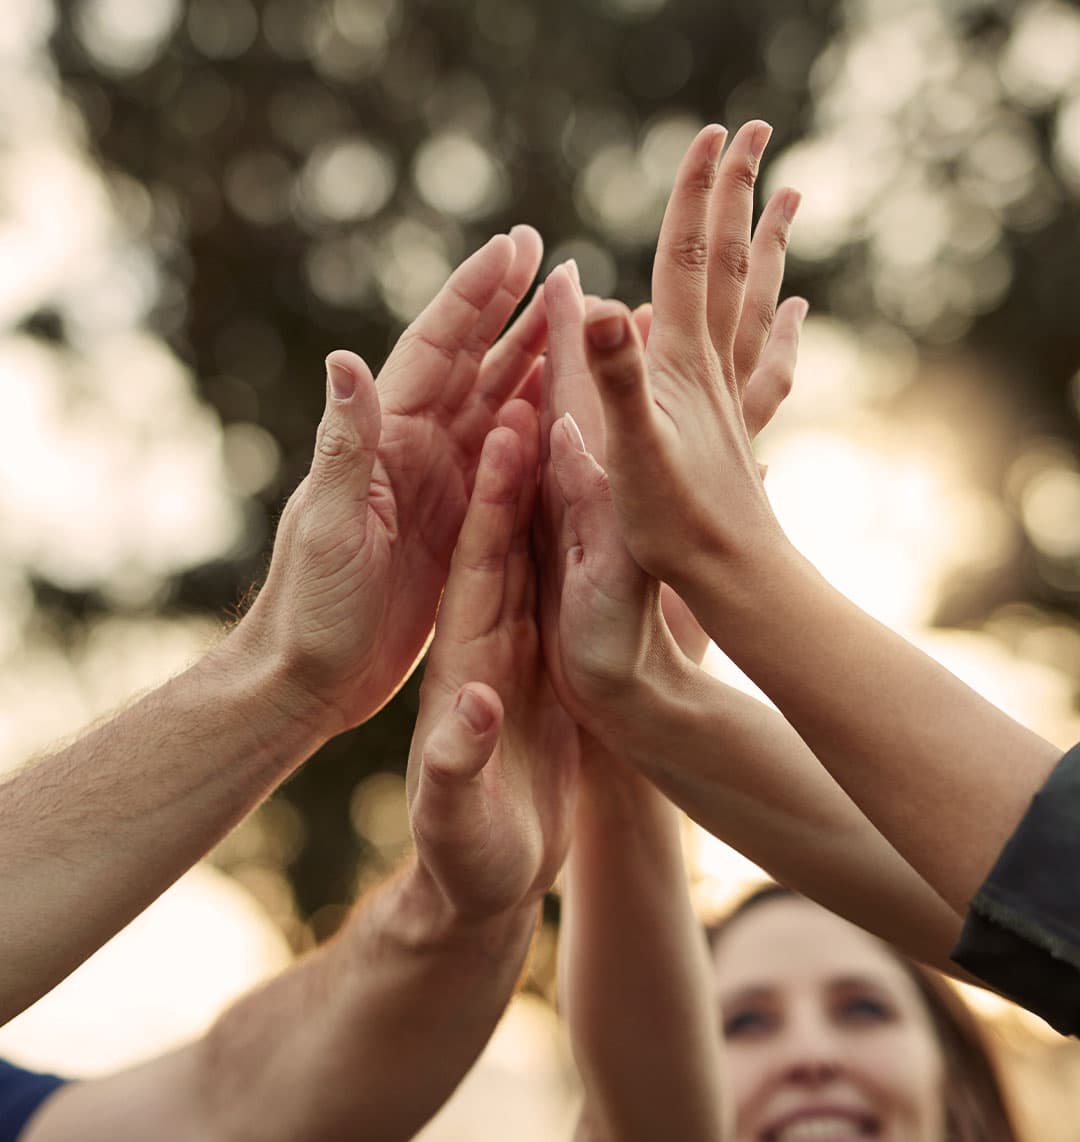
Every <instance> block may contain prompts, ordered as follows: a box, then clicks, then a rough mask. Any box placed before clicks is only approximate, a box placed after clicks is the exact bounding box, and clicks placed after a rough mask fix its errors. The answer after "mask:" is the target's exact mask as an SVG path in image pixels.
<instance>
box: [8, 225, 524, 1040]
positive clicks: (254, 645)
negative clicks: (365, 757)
mask: <svg viewBox="0 0 1080 1142" xmlns="http://www.w3.org/2000/svg"><path fill="white" fill-rule="evenodd" d="M539 258H540V249H539V239H538V237H537V236H536V235H535V233H534V232H533V231H531V230H529V229H527V228H525V227H521V228H519V229H518V230H516V231H515V232H514V234H513V236H512V237H511V238H508V237H506V236H500V237H498V238H495V239H493V240H492V241H491V242H490V243H488V245H487V246H485V247H484V248H483V249H482V250H480V251H478V252H477V253H476V254H474V255H473V257H472V258H470V259H469V260H468V261H467V262H465V263H464V264H463V265H462V266H461V267H460V268H459V269H458V270H457V271H456V272H455V274H454V275H453V276H452V277H451V279H450V280H449V282H448V283H447V284H446V286H444V288H443V290H442V291H441V292H440V293H439V295H438V296H437V297H436V298H435V300H434V301H433V302H432V303H431V305H430V306H429V307H428V309H427V310H425V311H424V313H423V314H421V315H420V317H418V318H417V320H416V322H414V324H413V325H412V326H411V327H410V329H409V330H408V331H407V332H406V333H405V335H404V336H403V337H402V339H401V341H400V342H399V343H398V345H397V347H396V348H395V350H394V352H393V353H392V354H391V355H390V357H389V359H388V361H387V363H386V366H385V367H384V369H383V370H382V373H381V374H380V376H379V379H378V381H377V382H374V381H373V380H372V377H371V374H370V372H369V371H368V369H367V367H366V365H364V363H363V362H362V361H361V360H360V359H359V358H357V357H355V356H353V355H352V354H349V353H343V352H338V353H335V354H333V355H332V356H331V358H330V359H329V361H328V366H329V368H328V373H329V377H328V383H327V404H326V411H325V414H324V416H323V420H322V423H321V425H320V427H319V435H318V439H317V444H316V450H315V457H314V460H313V463H312V468H311V471H310V473H309V474H308V476H307V477H306V478H305V479H304V481H303V482H302V483H301V485H300V487H299V488H298V489H297V490H296V492H295V493H294V495H293V496H292V498H291V499H290V501H289V503H288V505H287V506H286V509H285V512H284V514H283V516H282V520H281V525H280V528H279V531H278V535H277V538H276V541H275V545H274V554H273V559H272V562H271V567H270V572H269V575H268V578H267V581H266V585H265V586H264V588H263V589H262V591H261V592H260V594H259V597H258V598H257V599H256V601H255V603H254V605H253V606H252V608H251V610H250V612H249V613H248V614H247V615H246V616H245V617H244V619H243V621H242V622H241V623H240V624H239V625H238V627H237V628H236V629H235V630H233V631H232V632H231V633H230V634H229V636H228V637H227V638H226V639H224V640H223V642H222V643H221V644H220V645H219V646H217V647H216V648H215V649H214V650H213V651H212V652H211V653H210V654H208V655H207V656H206V658H204V659H203V660H202V661H201V662H199V663H198V664H196V665H195V666H193V667H192V668H191V669H190V670H188V671H187V672H186V673H184V674H182V675H181V676H179V677H178V678H176V679H174V680H173V681H171V682H170V683H168V684H167V685H166V686H164V687H162V688H161V689H160V690H157V691H155V692H154V693H152V694H150V695H148V696H147V697H145V698H143V699H142V700H141V701H140V702H139V703H137V704H136V705H134V706H133V707H131V708H130V709H129V710H127V711H126V712H124V713H123V714H121V715H120V716H119V717H117V718H116V719H114V720H113V721H112V722H110V723H108V724H107V725H104V726H102V727H101V728H99V729H97V730H96V731H94V732H93V733H91V734H89V735H87V736H86V737H84V738H82V739H81V740H80V741H78V742H76V743H75V744H74V745H72V746H70V747H68V748H67V749H65V750H62V751H60V752H59V753H56V754H54V755H53V756H51V757H48V758H46V759H44V760H42V761H40V762H38V763H37V764H36V765H34V766H32V767H30V768H28V769H26V770H24V771H23V772H21V773H19V774H17V775H16V776H15V777H13V778H12V779H10V780H8V781H7V782H6V783H5V784H4V785H3V786H2V787H0V867H3V869H4V877H3V881H2V884H0V916H2V917H3V922H2V923H0V1022H2V1021H5V1020H7V1019H8V1018H10V1017H11V1016H12V1015H14V1014H15V1013H17V1012H18V1011H19V1010H21V1009H22V1008H24V1007H26V1006H27V1005H28V1004H30V1003H31V1002H33V1001H34V1000H35V999H36V998H38V997H39V996H40V995H41V994H43V993H44V992H45V991H47V990H49V988H51V987H52V986H54V985H55V984H56V983H57V982H58V981H59V980H60V979H61V978H63V976H64V975H66V974H67V973H68V972H70V971H71V970H72V969H73V968H74V967H76V966H77V965H78V964H79V963H80V962H81V961H82V960H83V959H84V958H85V957H86V956H87V955H89V954H90V953H91V952H92V951H93V950H94V949H95V948H97V947H98V946H99V945H100V944H101V943H103V942H104V941H105V940H106V939H107V938H108V937H109V936H111V935H112V934H113V933H115V932H116V931H117V930H118V929H119V928H121V927H122V926H123V925H124V924H126V923H127V922H128V921H129V920H130V919H131V918H132V917H133V916H135V915H136V914H137V913H138V912H139V911H140V910H141V909H142V908H144V907H145V906H146V905H147V904H148V903H149V902H150V901H151V900H153V899H154V898H155V897H156V896H157V895H158V894H159V893H160V892H162V891H163V890H164V889H165V888H166V887H167V886H168V885H169V884H170V883H171V882H172V881H173V880H174V879H175V878H176V877H177V876H179V875H180V873H182V872H183V871H184V869H186V868H187V867H188V866H189V865H190V864H192V863H193V862H194V861H195V860H196V859H198V858H199V857H200V856H201V855H203V853H205V852H206V851H207V850H208V849H209V848H210V847H211V846H212V845H213V844H214V843H215V842H216V841H217V840H219V839H220V837H221V836H222V835H224V833H225V832H227V831H228V829H230V828H231V827H232V826H233V825H235V824H236V823H237V821H239V820H240V819H241V818H242V817H243V816H244V815H245V814H246V813H248V812H250V810H251V809H253V808H254V807H255V805H257V804H258V803H259V801H260V800H262V798H263V797H265V796H266V795H267V794H268V793H269V792H270V791H271V790H272V789H273V788H274V787H275V786H276V785H277V784H279V783H280V782H281V781H282V780H283V779H284V778H286V777H287V776H288V775H289V774H290V773H291V772H293V770H294V769H295V768H296V767H297V766H298V765H299V764H300V763H301V762H302V761H303V760H304V759H305V758H306V757H308V756H309V755H310V754H311V753H312V752H313V751H314V750H315V749H317V748H318V747H319V746H320V745H321V744H322V743H323V742H325V741H326V740H327V739H328V738H330V737H331V736H332V735H334V734H336V733H339V732H340V731H342V730H344V729H347V728H349V727H351V726H355V725H357V724H359V723H360V722H361V721H363V720H364V719H366V718H367V717H370V716H371V714H373V713H374V712H375V711H376V710H377V709H379V707H380V706H382V705H383V704H384V703H385V702H386V701H388V700H389V698H390V697H391V696H392V695H393V693H394V692H395V690H396V689H397V688H398V687H399V686H400V684H401V682H402V681H403V680H404V678H405V677H407V675H408V674H409V672H410V670H411V669H412V666H413V664H414V663H415V662H416V660H417V658H418V656H419V654H420V651H421V650H422V648H423V646H424V643H425V642H426V640H427V637H428V634H429V632H430V629H431V626H432V623H433V621H434V616H435V608H436V605H437V602H438V598H439V593H440V591H441V589H442V585H443V583H444V582H445V577H446V568H447V565H448V563H449V559H450V553H451V551H452V549H453V544H454V541H455V539H456V537H457V531H458V528H459V527H460V525H461V520H462V518H463V516H464V512H465V503H466V493H467V489H468V487H469V486H470V484H471V481H472V478H473V474H474V470H475V465H476V460H477V457H478V455H479V450H480V445H481V443H482V441H483V438H484V434H485V433H486V432H487V430H488V429H489V428H490V427H491V426H492V424H493V423H494V412H493V409H495V408H497V407H498V405H499V404H500V403H502V402H503V401H504V400H505V399H507V398H508V397H509V396H510V395H511V394H512V393H513V391H514V390H515V389H516V388H517V387H519V386H520V385H523V384H527V383H528V377H529V374H530V372H533V371H534V370H533V365H534V363H535V360H536V356H537V354H538V353H539V352H540V350H541V349H542V347H543V338H544V316H543V309H542V306H541V305H539V304H536V305H533V306H531V307H530V308H529V309H527V310H526V312H525V313H524V314H523V316H522V318H521V319H520V320H519V322H518V323H517V324H516V326H515V329H514V330H513V331H512V332H511V334H510V335H509V336H508V337H507V338H504V339H503V341H501V342H500V343H499V345H498V346H496V347H495V348H494V349H492V350H491V351H490V353H487V352H486V351H487V350H488V349H489V347H490V346H491V342H492V340H493V339H494V338H495V336H496V335H497V334H498V332H499V330H500V329H501V328H502V326H503V324H504V323H505V321H506V319H507V318H508V317H509V315H510V313H511V312H512V310H513V307H514V305H515V304H516V303H517V301H518V300H519V299H520V298H521V296H522V295H523V293H524V291H525V289H526V288H527V287H528V284H529V282H530V281H531V279H532V276H533V274H534V273H535V270H536V265H537V264H538V262H539ZM418 455H423V456H424V457H425V460H426V463H427V466H426V467H425V468H423V469H419V470H418V469H417V468H416V467H415V457H416V456H418Z"/></svg>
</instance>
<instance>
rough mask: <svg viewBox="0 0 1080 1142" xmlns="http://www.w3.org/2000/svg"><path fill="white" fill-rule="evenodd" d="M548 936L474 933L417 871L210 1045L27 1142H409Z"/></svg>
mask: <svg viewBox="0 0 1080 1142" xmlns="http://www.w3.org/2000/svg"><path fill="white" fill-rule="evenodd" d="M535 920H536V913H535V910H534V909H530V910H528V911H527V912H523V913H520V914H515V915H512V916H501V917H498V918H496V919H494V920H491V921H486V922H483V923H479V922H476V921H470V922H468V923H464V922H462V921H460V920H459V919H457V918H456V917H455V916H454V915H453V913H452V912H451V911H450V910H448V909H447V907H446V905H445V903H444V902H443V901H442V898H441V897H439V896H438V893H437V892H436V891H435V889H434V888H433V887H432V886H431V885H430V883H428V882H427V880H426V878H425V877H424V876H423V875H422V874H420V873H418V871H417V869H416V866H415V864H413V865H412V866H411V867H410V868H409V869H408V870H407V871H406V872H405V873H403V874H402V875H400V876H399V877H397V878H395V879H394V880H393V881H391V882H390V883H389V884H387V885H385V886H383V887H382V888H381V889H379V890H377V891H376V893H375V895H374V896H373V897H372V898H371V899H369V900H368V901H366V902H364V903H363V904H361V905H360V906H359V907H358V909H357V911H356V912H354V914H353V916H352V918H351V919H350V920H349V922H348V923H347V925H346V926H345V928H344V929H343V930H342V932H341V933H340V934H339V936H338V937H337V938H336V939H335V940H334V941H333V942H332V943H330V944H329V945H326V946H324V947H323V948H321V949H319V950H318V951H316V952H314V953H313V954H312V955H310V956H309V957H308V958H307V959H305V960H304V961H302V962H301V963H299V964H297V965H296V966H295V967H294V968H292V969H291V970H290V971H288V972H286V973H285V974H284V975H281V976H279V977H278V978H277V979H275V980H273V981H272V982H271V983H269V984H267V985H266V986H265V987H263V988H262V989H260V990H259V991H256V992H253V993H252V994H251V995H249V996H247V997H246V998H244V999H242V1000H241V1001H240V1002H239V1003H238V1004H237V1005H236V1006H235V1007H233V1008H231V1009H230V1010H229V1011H228V1012H226V1013H225V1015H223V1016H222V1017H221V1019H219V1020H218V1022H217V1023H216V1024H215V1026H214V1027H213V1028H212V1029H211V1030H210V1032H209V1033H208V1034H207V1035H206V1037H205V1038H203V1039H202V1040H200V1041H199V1042H197V1043H194V1044H192V1045H191V1046H189V1047H186V1048H184V1049H183V1050H181V1051H178V1052H175V1053H173V1054H172V1055H169V1056H166V1057H164V1058H161V1059H158V1060H155V1061H154V1062H152V1063H149V1064H146V1065H145V1066H142V1067H138V1068H135V1069H133V1070H131V1071H127V1072H124V1073H122V1074H119V1075H115V1076H112V1077H110V1078H107V1079H102V1080H97V1081H93V1082H87V1083H79V1084H73V1085H72V1086H70V1087H68V1088H66V1089H63V1090H61V1091H60V1092H59V1093H58V1094H56V1095H54V1096H53V1097H52V1098H51V1099H50V1100H49V1101H48V1102H47V1103H46V1104H45V1105H44V1107H43V1108H42V1110H41V1111H40V1112H39V1115H38V1117H37V1118H36V1119H35V1120H34V1122H33V1123H32V1125H31V1127H30V1128H28V1130H27V1138H26V1142H74V1140H75V1139H78V1140H79V1142H142V1140H143V1139H145V1138H148V1137H154V1138H156V1139H161V1140H162V1142H172V1140H173V1139H175V1140H176V1142H186V1140H187V1139H191V1138H199V1139H200V1140H202V1142H348V1140H349V1139H357V1140H360V1139H362V1140H363V1142H399V1140H400V1142H404V1140H405V1139H407V1138H411V1137H412V1136H413V1134H414V1133H415V1132H416V1131H417V1130H418V1129H419V1128H420V1126H421V1125H422V1124H423V1123H424V1122H425V1121H427V1119H428V1118H430V1117H431V1115H432V1114H434V1113H435V1111H436V1110H437V1109H438V1108H439V1107H440V1106H441V1105H442V1103H443V1102H444V1101H445V1100H446V1098H447V1097H448V1096H449V1095H450V1093H451V1092H452V1091H453V1089H454V1088H455V1087H456V1086H457V1084H458V1082H459V1081H460V1080H461V1078H462V1077H463V1076H464V1074H465V1073H466V1071H467V1070H468V1069H469V1067H470V1066H471V1065H472V1063H473V1062H474V1061H475V1059H476V1058H477V1056H478V1055H479V1053H480V1051H481V1050H482V1048H483V1046H484V1044H485V1043H486V1042H487V1039H488V1037H489V1036H490V1034H491V1032H492V1030H493V1029H494V1027H495V1024H496V1022H497V1021H498V1019H499V1017H500V1015H501V1014H502V1012H503V1010H504V1008H505V1006H506V1003H507V1002H508V1000H509V999H510V997H511V995H512V993H513V990H514V986H515V983H516V981H517V978H518V975H519V973H520V970H521V967H522V964H523V962H524V958H525V955H526V952H527V950H528V946H529V942H530V939H531V936H532V933H533V930H534V926H535Z"/></svg>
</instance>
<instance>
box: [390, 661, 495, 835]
mask: <svg viewBox="0 0 1080 1142" xmlns="http://www.w3.org/2000/svg"><path fill="white" fill-rule="evenodd" d="M502 723H503V705H502V701H501V700H500V698H499V695H498V694H496V693H495V691H494V690H493V689H492V688H491V687H490V686H485V685H484V684H483V683H482V682H469V683H468V684H467V685H465V686H463V687H462V688H461V689H460V690H459V691H458V693H457V698H456V699H455V701H454V704H453V705H452V706H451V707H450V708H449V709H448V710H446V711H444V713H443V714H442V715H441V717H440V718H439V719H438V721H437V722H436V723H435V725H434V727H433V728H432V730H431V732H430V733H429V734H428V737H427V741H425V742H424V745H423V748H422V750H421V753H420V775H419V778H418V779H417V785H416V795H415V797H414V798H413V801H412V806H411V816H412V825H413V831H414V833H415V834H416V836H417V839H418V840H420V841H422V842H424V843H425V844H426V845H428V846H435V847H436V848H438V847H441V846H448V847H457V846H460V845H463V844H468V843H471V842H472V841H474V840H477V839H479V836H478V830H486V828H487V825H488V822H487V805H486V802H485V800H484V796H483V791H482V789H480V788H479V787H478V786H477V785H476V784H474V778H476V777H477V776H478V775H479V773H480V772H481V770H483V768H484V766H485V765H487V763H488V762H489V761H490V760H491V755H492V753H493V752H494V750H495V746H496V744H497V743H498V740H499V732H500V730H501V729H502Z"/></svg>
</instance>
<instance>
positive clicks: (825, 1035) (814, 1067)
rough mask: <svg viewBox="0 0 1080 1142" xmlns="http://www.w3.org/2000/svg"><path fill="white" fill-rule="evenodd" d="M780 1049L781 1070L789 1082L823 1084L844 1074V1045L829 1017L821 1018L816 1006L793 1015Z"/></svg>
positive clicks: (806, 1084)
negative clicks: (814, 1008)
mask: <svg viewBox="0 0 1080 1142" xmlns="http://www.w3.org/2000/svg"><path fill="white" fill-rule="evenodd" d="M793 1014H794V1013H793ZM781 1050H782V1056H781V1059H780V1060H779V1062H780V1068H779V1069H780V1071H781V1074H782V1075H783V1077H784V1079H785V1080H786V1081H787V1082H789V1083H794V1084H798V1085H799V1086H811V1087H813V1086H822V1085H824V1084H826V1083H829V1082H833V1081H834V1080H836V1079H837V1078H839V1077H840V1076H841V1075H842V1074H843V1073H844V1070H845V1059H844V1050H843V1044H842V1043H841V1042H840V1041H839V1039H838V1037H837V1034H836V1031H835V1029H834V1028H833V1027H832V1026H831V1025H830V1023H829V1022H828V1020H826V1019H822V1018H820V1016H819V1014H818V1013H817V1012H816V1011H815V1010H813V1009H803V1010H801V1011H799V1012H798V1013H797V1014H794V1017H793V1018H792V1019H791V1020H790V1021H789V1023H788V1025H787V1028H786V1034H785V1035H784V1041H783V1044H782V1047H781Z"/></svg>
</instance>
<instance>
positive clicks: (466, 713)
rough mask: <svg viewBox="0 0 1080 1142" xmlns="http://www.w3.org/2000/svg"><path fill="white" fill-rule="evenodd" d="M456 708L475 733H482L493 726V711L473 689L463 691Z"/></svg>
mask: <svg viewBox="0 0 1080 1142" xmlns="http://www.w3.org/2000/svg"><path fill="white" fill-rule="evenodd" d="M454 709H455V710H456V711H457V712H458V714H459V715H460V716H461V717H462V718H464V719H465V722H466V723H467V724H468V726H469V729H471V730H472V731H473V733H477V734H482V733H483V732H484V731H485V730H486V729H488V728H489V727H490V726H491V721H492V719H491V711H490V710H489V709H488V705H487V703H486V702H481V701H480V699H479V698H477V696H476V695H475V694H474V693H473V692H472V691H471V690H468V689H465V690H462V691H461V693H460V694H459V695H458V699H457V703H456V705H455V706H454Z"/></svg>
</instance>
